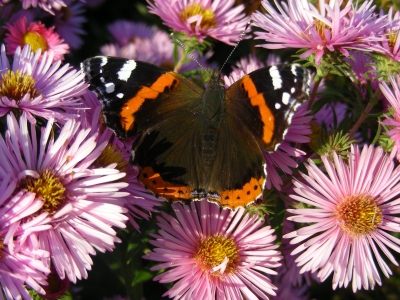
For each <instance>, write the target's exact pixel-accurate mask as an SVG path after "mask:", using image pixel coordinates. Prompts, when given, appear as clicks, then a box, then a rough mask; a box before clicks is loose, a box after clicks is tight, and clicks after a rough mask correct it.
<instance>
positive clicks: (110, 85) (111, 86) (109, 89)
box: [104, 82, 115, 94]
mask: <svg viewBox="0 0 400 300" xmlns="http://www.w3.org/2000/svg"><path fill="white" fill-rule="evenodd" d="M104 86H105V88H106V93H108V94H110V93H112V92H114V91H115V84H114V83H112V82H107V83H106V84H105V85H104Z"/></svg>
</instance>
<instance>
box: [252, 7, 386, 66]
mask: <svg viewBox="0 0 400 300" xmlns="http://www.w3.org/2000/svg"><path fill="white" fill-rule="evenodd" d="M274 2H275V5H276V7H277V8H278V10H279V12H277V11H276V10H275V9H274V8H273V6H272V5H271V4H269V2H268V1H266V0H263V1H262V5H263V7H264V8H265V10H266V11H267V14H263V13H261V12H259V11H257V12H255V13H254V14H253V20H254V26H257V27H260V28H262V29H264V30H265V31H266V32H255V34H256V35H257V37H256V38H258V39H263V40H265V41H267V44H264V45H262V47H264V48H267V49H282V48H302V49H305V50H306V51H305V52H303V53H302V54H301V55H300V57H301V58H305V57H308V56H309V55H310V54H312V53H315V63H316V65H319V64H320V62H321V59H322V56H323V55H324V53H326V52H329V51H338V52H339V53H341V54H342V55H344V56H348V50H349V49H358V50H361V51H372V50H377V49H379V47H377V46H376V47H374V46H373V43H375V42H376V41H378V40H380V39H381V38H379V37H374V36H371V33H376V34H378V33H379V32H383V30H384V28H385V26H386V25H387V19H386V17H379V16H377V15H376V14H375V13H374V8H375V6H372V4H373V1H365V2H364V3H363V4H362V5H361V6H360V7H359V8H358V9H356V8H355V7H354V6H353V4H352V1H348V2H347V4H346V6H344V7H342V2H343V1H342V0H339V1H329V4H327V3H325V1H324V0H320V1H319V10H318V9H317V8H315V7H314V6H313V5H312V4H311V3H309V2H308V1H307V0H302V1H296V0H288V4H285V3H282V6H281V5H279V3H278V2H277V1H274Z"/></svg>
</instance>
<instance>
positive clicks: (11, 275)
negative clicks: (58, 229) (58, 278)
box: [0, 144, 50, 299]
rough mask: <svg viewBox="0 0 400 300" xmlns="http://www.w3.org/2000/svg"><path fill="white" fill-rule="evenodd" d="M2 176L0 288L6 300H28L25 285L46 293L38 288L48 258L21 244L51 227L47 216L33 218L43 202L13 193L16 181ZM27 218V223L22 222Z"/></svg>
mask: <svg viewBox="0 0 400 300" xmlns="http://www.w3.org/2000/svg"><path fill="white" fill-rule="evenodd" d="M3 146H4V144H2V145H1V146H0V147H3ZM1 175H2V176H1V177H2V178H1V184H0V204H1V208H0V216H1V217H0V285H1V288H2V289H3V292H4V295H5V296H6V298H7V299H31V296H30V295H29V293H28V291H27V290H26V287H25V285H24V284H26V285H27V286H29V287H31V288H32V289H34V290H35V291H37V292H38V293H41V294H44V293H45V291H44V290H43V288H42V287H41V286H42V285H46V284H47V283H46V278H47V276H46V275H47V274H48V273H49V272H50V270H49V269H48V268H47V267H45V265H44V264H43V262H42V261H41V259H46V258H48V257H49V253H48V252H47V251H43V250H38V249H35V248H34V247H32V245H31V244H30V243H27V242H25V243H23V241H26V240H27V239H29V240H30V239H31V238H30V237H29V236H30V234H32V233H34V232H38V231H40V230H45V229H47V228H49V227H50V225H46V223H47V222H48V221H49V219H48V218H47V217H46V216H47V214H46V213H43V214H41V215H38V216H36V217H32V216H33V215H34V214H36V213H37V212H38V210H39V209H40V208H41V207H42V205H43V201H41V200H39V199H37V198H36V197H35V194H34V193H31V192H27V191H23V190H21V191H19V192H17V193H14V190H15V188H16V185H17V180H13V179H11V178H10V176H9V175H8V174H4V172H3V170H1ZM3 175H5V176H3ZM26 217H30V221H29V222H23V219H24V218H26ZM21 242H22V243H21ZM23 244H24V245H23Z"/></svg>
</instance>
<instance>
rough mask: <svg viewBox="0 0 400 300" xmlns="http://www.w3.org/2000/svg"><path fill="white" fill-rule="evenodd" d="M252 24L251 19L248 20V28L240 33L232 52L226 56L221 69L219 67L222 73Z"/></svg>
mask: <svg viewBox="0 0 400 300" xmlns="http://www.w3.org/2000/svg"><path fill="white" fill-rule="evenodd" d="M250 24H251V20H250V21H249V22H247V25H246V28H245V29H244V30H243V32H242V33H241V34H240V35H239V39H238V41H237V42H236V45H235V47H234V48H233V49H232V51H231V53H229V55H228V57H227V58H226V60H225V62H224V63H223V65H222V67H221V69H219V72H220V73H221V71H222V69H223V68H224V67H225V65H226V63H227V62H228V60H229V58H231V56H232V54H233V52H234V51H235V50H236V48H237V46H238V45H239V43H240V42H241V41H242V40H243V37H244V35H245V34H246V31H247V28H249V26H250Z"/></svg>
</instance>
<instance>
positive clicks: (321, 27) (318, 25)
mask: <svg viewBox="0 0 400 300" xmlns="http://www.w3.org/2000/svg"><path fill="white" fill-rule="evenodd" d="M314 27H315V29H316V30H317V32H318V34H319V36H320V37H321V39H322V41H323V42H324V44H325V43H326V38H325V29H327V28H328V29H329V30H330V28H329V26H327V25H326V24H325V23H324V22H321V21H320V20H318V19H314ZM321 47H322V46H321ZM320 50H321V49H320Z"/></svg>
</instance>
